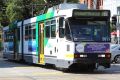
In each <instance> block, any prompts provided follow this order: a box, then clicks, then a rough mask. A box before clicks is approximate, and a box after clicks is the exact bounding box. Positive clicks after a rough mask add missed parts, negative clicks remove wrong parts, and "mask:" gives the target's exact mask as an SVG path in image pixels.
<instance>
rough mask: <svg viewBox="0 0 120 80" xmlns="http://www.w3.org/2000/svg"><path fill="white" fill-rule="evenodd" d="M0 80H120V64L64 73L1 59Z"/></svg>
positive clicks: (51, 68) (49, 68)
mask: <svg viewBox="0 0 120 80" xmlns="http://www.w3.org/2000/svg"><path fill="white" fill-rule="evenodd" d="M0 80H120V64H112V66H111V68H109V69H104V68H103V67H99V69H98V70H95V71H94V72H83V71H70V72H62V71H58V70H56V69H54V68H53V67H50V66H49V67H45V66H39V65H33V64H25V63H18V62H13V61H8V60H5V59H2V58H0Z"/></svg>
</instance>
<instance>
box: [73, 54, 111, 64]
mask: <svg viewBox="0 0 120 80" xmlns="http://www.w3.org/2000/svg"><path fill="white" fill-rule="evenodd" d="M110 62H111V54H110V53H104V54H98V53H88V54H85V53H84V54H77V55H75V56H74V61H73V63H81V64H95V63H99V64H105V63H106V64H109V63H110Z"/></svg>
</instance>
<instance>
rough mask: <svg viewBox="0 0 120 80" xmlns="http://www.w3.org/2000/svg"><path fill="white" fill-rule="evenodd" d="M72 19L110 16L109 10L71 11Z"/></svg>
mask: <svg viewBox="0 0 120 80" xmlns="http://www.w3.org/2000/svg"><path fill="white" fill-rule="evenodd" d="M72 16H73V17H89V16H92V17H108V16H110V11H109V10H73V14H72Z"/></svg>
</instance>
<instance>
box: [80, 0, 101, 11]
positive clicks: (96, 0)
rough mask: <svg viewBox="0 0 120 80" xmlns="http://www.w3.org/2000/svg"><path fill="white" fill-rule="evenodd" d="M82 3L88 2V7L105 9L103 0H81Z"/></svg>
mask: <svg viewBox="0 0 120 80" xmlns="http://www.w3.org/2000/svg"><path fill="white" fill-rule="evenodd" d="M80 3H82V4H87V5H88V9H103V0H80Z"/></svg>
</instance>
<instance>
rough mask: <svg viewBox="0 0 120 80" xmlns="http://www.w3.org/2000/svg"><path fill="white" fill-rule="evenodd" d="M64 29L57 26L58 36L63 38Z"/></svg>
mask: <svg viewBox="0 0 120 80" xmlns="http://www.w3.org/2000/svg"><path fill="white" fill-rule="evenodd" d="M64 33H65V30H64V28H59V37H60V38H63V37H64Z"/></svg>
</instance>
